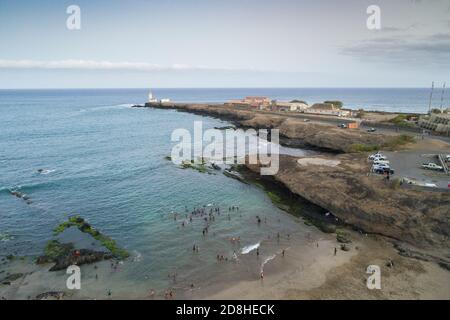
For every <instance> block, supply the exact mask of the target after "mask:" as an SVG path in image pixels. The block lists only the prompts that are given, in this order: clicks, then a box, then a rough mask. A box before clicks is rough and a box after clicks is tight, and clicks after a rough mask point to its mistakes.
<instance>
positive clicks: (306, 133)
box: [146, 103, 392, 152]
mask: <svg viewBox="0 0 450 320" xmlns="http://www.w3.org/2000/svg"><path fill="white" fill-rule="evenodd" d="M146 106H147V107H152V108H161V109H176V110H178V111H182V112H191V113H195V114H199V115H204V116H211V117H216V118H220V119H222V120H228V121H232V122H234V123H235V124H236V125H237V126H241V127H252V128H255V129H261V128H264V129H274V128H276V129H279V130H280V135H281V136H282V137H286V138H289V140H298V141H297V142H296V143H295V145H308V146H311V147H316V148H322V149H328V150H330V151H335V152H351V151H353V150H354V148H355V146H367V147H372V148H376V146H382V145H385V144H387V143H389V141H390V140H391V138H392V137H391V136H386V135H383V134H369V133H367V132H364V131H360V130H345V129H340V128H337V127H336V126H334V125H330V124H326V123H316V122H304V121H303V120H302V119H298V118H292V117H289V116H283V115H275V114H271V113H259V112H255V111H251V110H241V109H236V108H233V107H230V106H227V105H208V104H175V103H172V104H163V105H162V104H157V103H147V104H146ZM291 142H292V141H291Z"/></svg>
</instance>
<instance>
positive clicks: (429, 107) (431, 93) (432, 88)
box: [428, 81, 434, 115]
mask: <svg viewBox="0 0 450 320" xmlns="http://www.w3.org/2000/svg"><path fill="white" fill-rule="evenodd" d="M433 90H434V81H433V82H431V92H430V103H429V104H428V114H429V115H431V100H432V99H433Z"/></svg>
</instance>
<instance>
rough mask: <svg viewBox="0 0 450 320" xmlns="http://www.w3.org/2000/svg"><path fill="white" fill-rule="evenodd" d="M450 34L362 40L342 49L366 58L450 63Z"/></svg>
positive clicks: (437, 64) (429, 63)
mask: <svg viewBox="0 0 450 320" xmlns="http://www.w3.org/2000/svg"><path fill="white" fill-rule="evenodd" d="M449 52H450V34H446V33H436V34H431V35H428V36H423V37H414V36H405V35H402V36H400V35H398V36H392V37H378V38H373V39H370V40H364V41H360V42H358V43H356V44H353V45H350V46H348V47H344V48H342V49H341V54H343V55H347V56H352V57H355V58H360V59H364V60H366V61H376V62H387V63H396V64H397V63H400V64H406V65H412V64H416V65H419V66H423V65H424V64H428V65H434V66H442V67H449V66H450V60H449V58H448V57H449V55H448V53H449Z"/></svg>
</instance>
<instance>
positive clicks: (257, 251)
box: [256, 248, 259, 257]
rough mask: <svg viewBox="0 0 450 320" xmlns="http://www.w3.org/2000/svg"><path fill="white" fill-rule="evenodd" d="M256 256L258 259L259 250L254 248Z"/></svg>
mask: <svg viewBox="0 0 450 320" xmlns="http://www.w3.org/2000/svg"><path fill="white" fill-rule="evenodd" d="M256 256H257V257H259V248H256Z"/></svg>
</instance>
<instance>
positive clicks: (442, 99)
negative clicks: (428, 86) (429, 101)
mask: <svg viewBox="0 0 450 320" xmlns="http://www.w3.org/2000/svg"><path fill="white" fill-rule="evenodd" d="M444 91H445V82H444V85H443V86H442V94H441V107H440V109H441V113H442V105H443V104H444Z"/></svg>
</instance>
